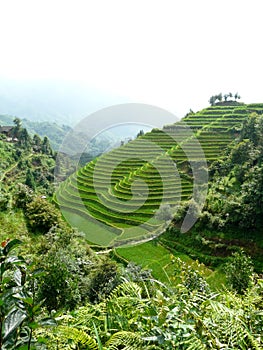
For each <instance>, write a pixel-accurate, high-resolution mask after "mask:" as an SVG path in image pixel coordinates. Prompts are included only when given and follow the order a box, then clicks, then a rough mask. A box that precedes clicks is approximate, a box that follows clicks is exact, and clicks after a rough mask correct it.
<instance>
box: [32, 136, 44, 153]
mask: <svg viewBox="0 0 263 350" xmlns="http://www.w3.org/2000/svg"><path fill="white" fill-rule="evenodd" d="M41 145H42V140H41V138H40V137H39V135H37V134H35V135H34V136H33V149H34V151H35V152H39V151H40V150H41Z"/></svg>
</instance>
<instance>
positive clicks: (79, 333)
mask: <svg viewBox="0 0 263 350" xmlns="http://www.w3.org/2000/svg"><path fill="white" fill-rule="evenodd" d="M58 332H59V333H60V335H61V336H62V338H63V339H64V340H65V339H66V340H67V341H69V340H71V341H72V342H73V343H74V344H76V345H84V346H86V349H87V350H98V349H99V348H98V345H97V343H96V341H95V340H94V339H93V338H92V337H91V336H90V335H88V334H87V333H86V332H85V331H83V330H81V329H77V328H74V327H68V326H58Z"/></svg>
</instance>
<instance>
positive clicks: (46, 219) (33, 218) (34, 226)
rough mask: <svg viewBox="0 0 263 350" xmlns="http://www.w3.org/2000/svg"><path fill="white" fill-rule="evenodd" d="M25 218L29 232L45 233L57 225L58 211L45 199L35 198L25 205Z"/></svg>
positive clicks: (58, 220)
mask: <svg viewBox="0 0 263 350" xmlns="http://www.w3.org/2000/svg"><path fill="white" fill-rule="evenodd" d="M25 216H26V219H27V224H28V228H29V229H30V230H31V231H38V232H41V233H47V232H48V231H49V230H50V229H51V227H52V226H56V225H59V223H60V222H61V215H60V213H59V211H58V210H57V209H56V208H55V207H54V205H52V204H51V203H49V202H48V201H47V200H46V199H43V198H41V197H36V198H35V199H33V200H32V201H31V202H30V203H28V204H27V205H26V210H25Z"/></svg>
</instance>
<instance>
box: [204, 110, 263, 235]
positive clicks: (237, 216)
mask: <svg viewBox="0 0 263 350" xmlns="http://www.w3.org/2000/svg"><path fill="white" fill-rule="evenodd" d="M262 161H263V117H262V116H261V115H257V114H255V113H254V114H252V115H250V116H249V117H248V118H247V119H246V121H245V122H244V124H243V127H242V129H241V133H240V137H239V138H238V139H237V140H236V141H235V143H234V144H233V145H231V148H229V151H228V153H227V155H226V156H225V157H224V158H223V159H222V160H219V161H217V162H215V164H214V165H213V166H212V168H211V175H212V178H211V184H210V190H209V194H208V197H207V203H206V207H205V211H204V213H203V217H202V220H203V222H207V225H208V226H211V227H213V228H220V229H222V228H229V227H232V228H236V227H239V228H244V229H249V230H250V231H251V230H253V231H255V232H256V231H257V230H260V229H261V227H262V223H263V221H262V218H263V215H262V214H263V207H262V203H263V163H262Z"/></svg>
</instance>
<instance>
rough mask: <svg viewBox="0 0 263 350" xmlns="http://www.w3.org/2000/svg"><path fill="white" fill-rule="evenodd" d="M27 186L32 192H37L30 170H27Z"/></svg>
mask: <svg viewBox="0 0 263 350" xmlns="http://www.w3.org/2000/svg"><path fill="white" fill-rule="evenodd" d="M25 184H26V185H27V186H28V187H30V188H31V189H32V190H35V188H36V182H35V179H34V176H33V174H32V171H31V169H30V168H29V169H27V173H26V181H25Z"/></svg>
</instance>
